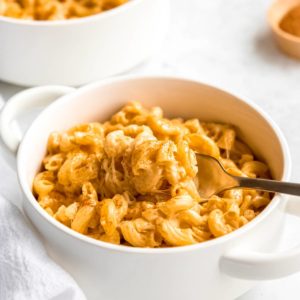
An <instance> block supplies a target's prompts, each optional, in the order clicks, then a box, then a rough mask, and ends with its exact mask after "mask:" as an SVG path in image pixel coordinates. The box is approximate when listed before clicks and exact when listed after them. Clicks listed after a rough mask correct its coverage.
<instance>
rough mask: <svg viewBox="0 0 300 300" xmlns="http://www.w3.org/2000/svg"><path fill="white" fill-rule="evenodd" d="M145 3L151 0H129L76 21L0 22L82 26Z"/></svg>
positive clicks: (23, 20) (27, 24)
mask: <svg viewBox="0 0 300 300" xmlns="http://www.w3.org/2000/svg"><path fill="white" fill-rule="evenodd" d="M145 1H151V0H129V1H128V2H126V3H124V4H122V5H119V6H117V7H115V8H112V9H109V10H106V11H103V12H100V13H97V14H94V15H90V16H86V17H81V18H77V19H65V20H53V21H47V20H42V21H38V20H26V19H17V18H12V17H5V16H0V22H4V23H8V24H13V25H19V26H28V27H57V26H59V27H60V26H72V25H79V24H83V23H86V22H89V21H90V22H93V21H98V20H102V19H106V18H110V17H113V16H115V15H118V14H121V13H125V12H127V11H128V10H129V9H132V8H134V7H136V6H137V5H139V3H141V2H145Z"/></svg>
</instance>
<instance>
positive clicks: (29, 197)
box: [17, 75, 291, 254]
mask: <svg viewBox="0 0 300 300" xmlns="http://www.w3.org/2000/svg"><path fill="white" fill-rule="evenodd" d="M141 79H142V80H153V79H155V80H179V81H185V82H189V83H194V84H200V85H203V86H206V87H209V88H212V89H217V90H219V91H221V92H224V93H226V94H229V95H230V96H233V97H234V98H236V99H237V100H238V101H241V102H243V103H245V104H247V105H248V106H249V107H250V108H252V109H254V110H255V111H256V112H257V113H258V114H259V115H260V116H261V117H262V118H263V119H264V120H265V121H266V122H267V123H268V124H269V125H270V127H271V128H272V129H273V131H274V133H275V135H276V137H277V138H278V141H279V144H280V146H281V151H282V154H283V164H284V165H283V174H282V179H283V180H288V179H289V178H290V175H291V156H290V151H289V147H288V144H287V142H286V139H285V137H284V135H283V133H282V132H281V130H280V128H279V126H278V125H277V124H276V123H275V122H274V121H273V120H272V118H271V117H270V116H269V115H268V114H266V113H265V112H264V111H263V110H262V109H261V108H260V107H259V106H258V105H257V104H256V103H254V102H252V101H251V100H249V99H248V98H247V97H241V96H239V95H237V94H234V93H231V92H228V91H226V90H224V89H223V88H219V87H217V86H216V85H212V84H207V83H204V82H203V81H199V80H196V79H193V78H187V77H178V76H162V75H158V76H155V75H151V76H141V75H127V76H119V77H113V78H108V79H105V80H100V81H97V82H94V83H91V84H88V85H86V86H83V87H81V88H78V89H77V90H76V91H74V92H71V93H70V94H67V95H65V96H62V97H60V98H58V99H57V100H56V101H54V102H53V103H52V104H50V105H49V106H47V107H46V108H45V109H44V110H43V111H42V112H41V113H40V114H39V115H38V116H37V117H36V119H35V120H34V121H33V122H32V123H31V125H30V127H29V128H28V130H27V131H26V133H25V135H24V138H23V140H22V142H21V143H20V146H19V149H18V153H17V174H18V180H19V184H20V186H21V189H22V192H23V194H24V195H25V198H26V199H24V200H23V206H24V202H25V201H28V202H29V203H30V205H31V206H33V209H34V210H35V211H36V212H37V214H39V215H40V217H41V218H43V219H45V221H46V222H47V221H48V223H50V226H53V227H54V228H55V229H57V230H60V231H62V233H64V234H66V235H68V236H69V237H70V238H73V239H75V240H77V241H78V242H81V243H82V244H85V245H87V244H88V245H90V246H94V247H96V248H98V249H99V248H104V249H105V250H110V251H114V252H123V253H139V254H166V253H186V252H190V251H194V250H200V249H206V248H209V247H213V246H215V245H219V244H222V243H225V242H228V241H231V240H235V239H236V238H238V237H240V236H241V235H243V234H244V233H246V232H248V231H250V230H251V229H252V228H253V227H255V226H256V225H257V224H258V223H259V222H260V221H262V220H263V219H265V218H266V217H268V215H269V214H271V213H272V211H273V209H275V208H276V207H277V206H278V205H279V204H280V202H282V201H283V198H284V196H283V195H281V194H276V195H275V196H274V198H273V199H272V201H271V202H270V204H269V205H268V206H267V207H266V208H265V209H264V210H263V211H262V212H261V213H260V214H259V215H258V216H256V217H255V218H254V219H253V220H252V221H251V222H249V223H248V224H246V225H244V226H243V227H241V228H239V229H237V230H235V231H233V232H232V233H230V234H227V235H225V236H222V237H218V238H215V239H212V240H208V241H205V242H202V243H197V244H193V245H187V246H180V247H179V246H178V247H168V248H141V247H130V246H124V245H114V244H111V243H107V242H103V241H99V240H96V239H93V238H90V237H88V236H85V235H83V234H80V233H78V232H76V231H74V230H72V229H71V228H69V227H67V226H65V225H63V224H61V223H60V222H58V221H57V220H55V219H54V218H53V217H52V216H50V215H49V214H48V213H47V212H46V211H45V210H44V209H43V208H42V207H40V205H39V204H38V202H37V201H36V198H35V197H34V196H33V193H32V188H31V187H30V186H29V185H28V184H27V182H26V181H27V180H26V172H25V171H24V169H23V165H24V164H23V161H24V160H25V159H26V157H23V148H24V145H25V144H26V143H27V142H28V141H27V137H28V136H29V134H30V132H31V130H33V128H34V127H35V124H36V123H38V122H39V121H40V120H41V119H42V118H43V116H44V115H45V114H47V113H48V111H51V110H55V109H56V108H58V107H59V106H60V105H61V104H63V103H68V102H71V100H72V99H73V98H76V97H78V96H80V95H82V94H84V93H86V92H87V91H89V90H93V89H95V88H98V87H100V86H106V85H110V84H114V83H124V82H126V81H132V80H133V81H134V80H141ZM23 198H24V197H23Z"/></svg>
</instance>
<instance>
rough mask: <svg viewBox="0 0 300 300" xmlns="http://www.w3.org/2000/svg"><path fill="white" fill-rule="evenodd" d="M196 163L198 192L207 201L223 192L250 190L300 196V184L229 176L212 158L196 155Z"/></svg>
mask: <svg viewBox="0 0 300 300" xmlns="http://www.w3.org/2000/svg"><path fill="white" fill-rule="evenodd" d="M196 157H197V163H198V173H197V177H198V191H199V194H200V196H201V197H203V198H204V199H208V198H210V197H211V196H213V195H216V194H218V193H220V192H223V191H225V190H229V189H233V188H251V189H257V190H263V191H268V192H279V193H283V194H290V195H296V196H300V184H298V183H291V182H283V181H277V180H269V179H260V178H259V179H257V178H248V177H239V176H233V175H230V174H229V173H227V172H226V171H225V169H224V168H223V166H222V165H221V163H220V162H219V161H218V160H217V159H216V158H214V157H211V156H209V155H204V154H196Z"/></svg>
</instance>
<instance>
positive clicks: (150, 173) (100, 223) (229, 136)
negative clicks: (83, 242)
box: [33, 102, 270, 247]
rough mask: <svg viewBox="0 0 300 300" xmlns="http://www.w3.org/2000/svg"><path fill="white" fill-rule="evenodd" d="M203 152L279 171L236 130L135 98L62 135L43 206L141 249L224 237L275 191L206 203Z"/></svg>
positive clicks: (257, 171) (46, 170)
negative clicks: (168, 114) (201, 181)
mask: <svg viewBox="0 0 300 300" xmlns="http://www.w3.org/2000/svg"><path fill="white" fill-rule="evenodd" d="M195 152H198V153H204V154H209V155H212V156H214V157H216V158H218V159H219V160H220V161H221V163H222V164H223V166H224V168H225V169H226V170H227V171H228V172H229V173H231V174H234V175H239V176H248V177H268V176H269V172H268V167H267V166H266V165H265V164H264V163H262V162H260V161H257V160H255V158H254V155H253V153H252V151H251V150H250V148H249V147H248V146H247V145H246V144H244V143H243V142H241V141H240V140H239V139H238V138H237V137H236V131H235V129H234V127H232V126H230V125H225V124H217V123H200V122H199V120H198V119H192V120H188V121H184V120H182V119H166V118H164V117H163V113H162V110H161V109H160V108H158V107H155V108H152V109H150V110H147V109H145V108H144V107H142V106H141V104H139V103H137V102H133V103H129V104H128V105H126V106H125V107H124V108H123V109H122V110H121V111H119V112H117V113H116V114H115V115H113V116H112V118H111V120H110V121H107V122H105V123H103V124H101V123H89V124H82V125H78V126H75V127H73V128H71V129H70V130H68V131H66V132H61V133H59V132H53V133H52V134H51V135H50V137H49V140H48V148H47V156H46V157H45V158H44V160H43V166H42V170H41V172H40V173H38V174H37V175H36V177H35V179H34V182H33V192H34V194H35V196H36V197H37V200H38V202H39V204H40V205H41V207H42V208H44V209H45V210H46V211H47V212H48V213H49V214H50V215H51V216H53V217H54V218H55V219H56V220H57V221H59V222H61V223H62V224H64V225H66V226H68V227H70V228H72V229H73V230H75V231H77V232H79V233H82V234H85V235H87V236H89V237H91V238H94V239H98V240H102V241H105V242H110V243H114V244H123V245H130V246H134V247H167V246H184V245H190V244H195V243H199V242H203V241H206V240H210V239H213V238H216V237H220V236H223V235H225V234H228V233H230V232H232V231H234V230H236V229H238V228H240V227H241V226H243V225H245V224H247V223H248V222H249V221H251V220H252V219H253V218H255V216H257V214H259V213H260V212H261V210H262V209H263V208H264V207H265V206H266V205H268V203H269V202H270V194H269V193H267V192H260V191H255V190H250V189H248V190H246V189H233V190H228V191H225V192H223V193H221V194H219V195H216V196H213V197H211V198H210V199H208V201H206V202H203V199H201V197H200V196H199V194H198V191H197V184H196V180H195V178H196V174H197V171H198V167H197V162H196V157H195Z"/></svg>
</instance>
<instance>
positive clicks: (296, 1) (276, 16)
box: [268, 0, 300, 59]
mask: <svg viewBox="0 0 300 300" xmlns="http://www.w3.org/2000/svg"><path fill="white" fill-rule="evenodd" d="M299 5H300V0H276V1H275V2H274V3H273V4H272V6H271V7H270V9H269V12H268V21H269V23H270V25H271V28H272V31H273V35H274V38H275V40H276V42H277V44H278V46H279V48H280V49H281V50H282V51H284V52H285V53H286V54H288V55H290V56H292V57H295V58H298V59H300V37H297V36H294V35H292V34H290V33H288V32H285V31H284V30H282V29H281V28H280V22H281V21H282V19H283V18H284V16H285V15H286V14H287V13H288V12H289V11H290V10H291V9H293V8H294V7H297V6H299Z"/></svg>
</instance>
